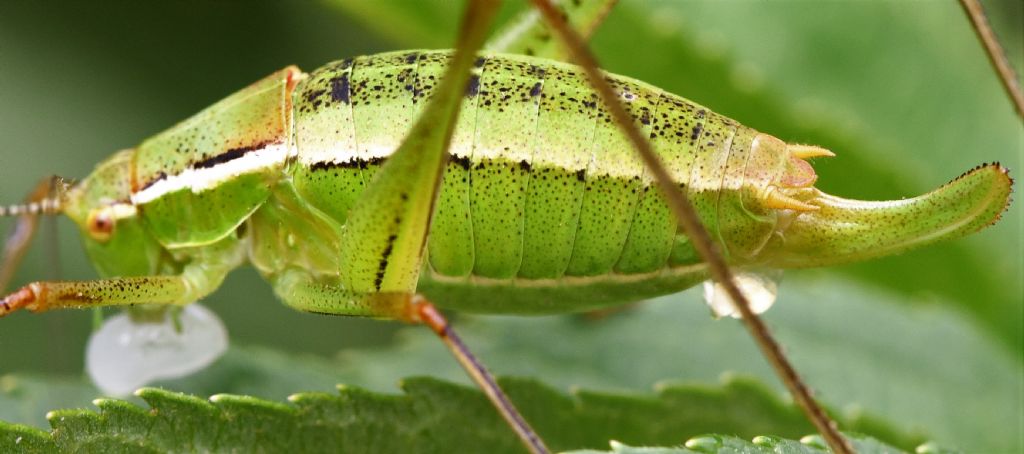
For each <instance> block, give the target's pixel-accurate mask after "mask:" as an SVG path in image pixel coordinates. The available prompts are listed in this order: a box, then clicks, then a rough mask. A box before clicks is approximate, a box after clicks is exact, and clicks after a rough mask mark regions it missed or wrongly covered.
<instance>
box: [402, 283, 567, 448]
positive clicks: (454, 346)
mask: <svg viewBox="0 0 1024 454" xmlns="http://www.w3.org/2000/svg"><path fill="white" fill-rule="evenodd" d="M410 304H412V306H413V307H412V311H413V314H415V315H414V317H415V318H416V319H417V320H418V321H419V322H420V323H423V324H425V325H427V326H428V327H430V329H432V330H433V331H434V333H436V334H437V337H439V338H441V341H442V342H444V345H445V346H446V347H448V350H449V351H451V352H452V355H454V356H455V360H456V361H458V362H459V365H461V366H462V368H463V369H465V370H466V373H467V374H469V376H470V378H472V379H473V381H474V382H476V384H477V386H479V387H480V389H483V391H484V394H486V395H487V398H488V399H490V400H491V403H492V404H493V405H494V407H495V408H497V409H498V413H501V417H502V418H505V421H506V422H508V424H509V425H510V426H512V428H513V429H514V430H515V431H516V435H518V436H519V439H520V440H522V441H523V444H525V445H526V448H527V449H529V450H530V452H532V453H534V454H546V453H548V452H549V451H548V447H547V446H546V445H544V441H543V440H541V438H540V436H538V435H537V432H535V431H534V430H533V428H532V427H530V423H528V422H526V419H524V418H523V416H522V415H521V414H519V410H517V409H516V406H515V404H513V403H512V401H511V400H509V398H508V396H507V395H505V392H504V391H502V390H501V387H499V386H498V382H496V381H495V380H494V376H492V375H491V373H490V372H489V371H488V370H487V368H486V367H484V365H483V364H482V363H481V362H480V361H479V360H477V359H476V357H475V356H473V353H471V352H470V351H469V348H468V347H466V344H465V343H463V342H462V339H460V338H459V336H458V335H457V334H455V331H453V330H452V328H451V325H449V324H448V320H447V319H445V317H444V315H441V312H439V311H438V310H437V308H435V307H434V305H433V304H432V303H431V302H430V301H427V299H426V298H423V297H422V296H419V295H416V296H414V297H413V299H412V302H411V303H410Z"/></svg>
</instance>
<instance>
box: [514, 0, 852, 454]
mask: <svg viewBox="0 0 1024 454" xmlns="http://www.w3.org/2000/svg"><path fill="white" fill-rule="evenodd" d="M532 1H533V4H534V5H535V6H536V7H537V9H538V10H540V12H541V14H542V15H543V16H544V18H545V19H546V20H547V22H548V24H549V25H550V26H551V29H552V30H554V31H555V32H557V33H558V34H559V35H560V37H561V38H562V41H564V42H565V44H566V47H568V48H569V53H570V55H572V56H573V58H574V59H575V61H576V63H577V64H579V65H580V66H581V67H582V69H583V70H584V71H585V72H586V73H587V78H588V79H590V84H591V86H593V87H594V90H595V91H597V94H598V95H600V97H601V101H602V102H604V104H605V106H606V107H607V108H608V111H609V113H610V114H611V116H612V117H613V118H615V122H616V123H618V125H619V128H620V129H621V130H622V131H623V132H624V133H625V134H626V136H627V137H628V138H629V140H630V141H631V142H633V147H634V148H635V149H636V151H637V153H638V154H639V155H640V157H641V158H642V160H643V161H644V164H645V165H646V166H647V168H648V169H650V170H651V172H652V173H653V174H654V177H655V178H654V179H655V181H656V182H657V183H658V186H659V188H660V189H661V193H662V194H663V195H664V196H665V198H666V200H667V201H668V205H669V207H670V208H671V209H672V212H673V213H675V215H676V218H678V219H679V224H680V225H681V226H682V227H683V230H684V231H685V232H686V236H688V237H689V238H690V239H691V240H692V241H693V245H694V247H695V248H696V249H697V253H699V254H700V256H701V258H702V259H703V260H704V261H705V262H706V263H707V264H708V268H709V269H710V270H711V276H712V277H713V278H714V280H715V282H718V283H719V284H721V285H722V286H723V287H725V290H726V292H727V293H728V294H729V296H730V297H731V298H732V301H733V303H734V304H735V306H736V309H737V310H738V311H739V313H740V314H741V315H742V316H743V319H742V320H743V324H744V325H745V326H746V327H747V330H748V331H749V332H750V335H751V337H753V338H754V341H755V342H756V343H757V345H758V347H760V348H761V352H762V354H764V356H765V358H767V359H768V362H769V363H770V364H771V365H772V367H773V368H774V369H775V372H776V374H778V376H779V378H780V379H781V380H782V382H783V383H784V384H785V385H786V388H788V389H789V392H790V394H792V395H793V399H794V400H796V402H797V404H798V405H799V406H800V408H801V409H802V410H803V411H804V414H806V415H807V418H808V419H809V420H810V421H811V423H812V424H814V426H815V427H816V428H817V429H818V432H820V433H821V435H822V437H824V438H825V441H826V443H828V445H829V447H830V448H832V451H833V452H835V453H837V454H850V453H852V452H853V448H852V447H851V446H850V445H849V442H847V441H846V439H845V438H843V436H842V435H840V434H839V431H838V430H837V429H836V424H835V422H834V421H832V420H831V419H830V418H829V416H828V415H827V414H826V413H825V412H824V411H823V410H822V409H821V407H820V406H819V405H818V404H817V402H815V401H814V398H813V397H811V391H810V390H809V389H808V388H807V385H805V384H804V382H803V380H801V379H800V376H799V374H797V372H796V369H794V368H793V365H792V364H790V363H789V360H788V359H787V358H786V356H785V355H784V354H783V353H782V348H781V347H780V346H779V343H778V342H777V341H776V340H775V338H774V337H772V335H771V332H770V331H769V330H768V327H767V326H765V324H764V322H763V321H762V320H761V319H760V317H758V316H757V315H756V314H754V312H753V311H751V310H750V303H749V302H748V301H747V298H746V296H745V295H744V294H743V292H741V291H740V289H739V287H737V286H736V283H735V282H734V281H733V275H732V271H730V270H729V267H728V265H726V263H725V260H723V259H722V256H721V255H720V254H719V253H718V251H717V250H716V249H715V245H714V244H713V243H712V242H711V237H710V236H709V235H708V232H707V230H706V229H705V228H704V226H703V225H701V223H700V220H699V218H698V217H697V213H696V212H695V211H694V208H693V205H692V204H691V203H690V200H689V199H688V198H687V197H686V194H685V193H684V192H683V191H680V190H678V187H677V186H676V184H675V182H673V181H672V177H671V176H670V175H669V174H668V171H666V170H665V167H664V166H663V165H662V164H661V161H660V160H659V159H658V156H657V155H656V154H655V153H654V149H653V148H652V147H651V143H650V142H648V141H647V139H645V138H644V136H643V134H641V133H640V129H639V128H637V127H636V124H635V123H634V122H633V119H632V118H631V117H630V116H629V114H628V113H627V112H626V109H625V108H624V107H622V103H620V102H619V100H618V96H616V94H615V92H614V90H612V87H611V85H609V84H608V82H607V81H605V79H604V75H603V74H601V72H600V70H598V69H597V68H598V64H597V59H596V58H595V57H594V55H593V54H592V53H591V52H590V50H589V49H587V46H586V44H584V43H583V40H582V39H581V38H580V37H579V35H577V34H576V32H575V31H573V30H572V29H571V28H570V27H569V26H568V25H566V23H565V20H564V19H563V18H562V17H561V16H560V15H559V13H558V10H557V9H556V8H555V7H554V6H553V5H552V4H551V2H550V1H549V0H532Z"/></svg>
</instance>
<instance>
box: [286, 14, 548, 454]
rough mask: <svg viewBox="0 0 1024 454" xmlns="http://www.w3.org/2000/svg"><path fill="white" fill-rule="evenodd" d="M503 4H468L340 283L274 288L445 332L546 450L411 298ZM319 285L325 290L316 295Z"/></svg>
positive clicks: (354, 211) (375, 187)
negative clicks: (458, 127) (452, 147)
mask: <svg viewBox="0 0 1024 454" xmlns="http://www.w3.org/2000/svg"><path fill="white" fill-rule="evenodd" d="M499 6H500V1H498V0H473V1H470V2H469V5H468V7H467V9H466V13H465V16H464V17H463V21H462V26H461V29H460V32H459V39H458V42H457V45H456V50H455V53H454V55H453V56H452V58H451V60H450V61H449V63H448V68H447V70H446V72H445V74H444V76H443V77H442V79H441V83H440V85H439V86H438V88H437V90H436V91H435V92H434V95H433V97H432V98H431V100H430V103H429V104H427V105H426V106H424V108H423V110H422V112H421V113H420V116H419V118H418V119H417V121H416V123H415V125H413V127H412V129H411V130H410V131H409V132H408V134H407V135H406V138H405V139H404V140H403V141H402V144H401V145H400V146H399V147H398V149H397V150H395V152H394V153H393V154H392V155H391V156H390V158H389V159H388V161H387V162H385V163H384V165H382V166H381V168H380V170H379V171H378V172H377V173H376V174H375V175H374V177H373V179H372V180H371V182H370V183H369V185H368V186H367V188H366V190H365V191H364V192H363V194H362V195H361V197H360V199H359V201H357V202H356V203H355V205H353V206H352V208H351V209H350V210H349V212H348V216H347V218H346V219H345V220H344V222H345V231H344V234H343V235H342V237H341V241H340V244H339V250H340V251H341V257H340V258H341V260H340V263H343V264H344V266H343V267H342V268H341V269H340V270H338V271H339V273H338V277H337V281H336V282H330V283H328V284H327V285H324V284H323V283H315V282H310V281H306V280H304V279H302V278H301V277H300V274H299V273H301V271H300V270H291V271H288V272H285V273H284V276H282V277H283V279H284V281H283V282H275V289H276V291H277V293H278V294H279V295H280V296H281V297H282V299H284V300H286V301H288V303H289V304H290V305H292V306H294V307H297V308H299V309H302V310H308V311H313V312H324V313H332V314H346V315H370V316H377V317H387V318H394V319H398V320H405V321H410V322H416V323H419V322H421V321H426V322H428V324H429V325H430V326H431V327H432V328H434V329H435V332H439V334H443V335H442V337H441V339H442V340H443V341H445V344H446V345H448V346H449V348H451V349H452V352H453V354H455V356H456V358H458V359H459V362H460V363H462V364H465V365H468V366H469V367H467V371H468V372H469V373H470V376H471V377H472V378H473V379H474V380H475V381H477V383H478V384H479V385H480V387H481V388H483V390H484V391H485V393H486V394H487V395H488V396H489V397H492V399H491V400H492V402H493V403H494V405H495V407H496V408H497V410H498V411H499V413H501V414H502V416H503V417H504V418H505V419H506V420H508V421H509V423H510V424H511V425H512V427H513V429H514V430H515V431H516V434H517V435H519V436H520V438H521V439H522V441H523V443H524V444H525V445H526V447H527V448H528V449H530V450H531V451H533V452H541V453H546V452H548V451H547V448H546V447H545V446H544V444H543V442H541V441H540V438H539V437H538V436H537V434H536V433H535V432H534V431H533V429H531V428H530V426H529V425H528V424H527V423H526V421H525V420H523V418H522V416H520V415H519V412H518V411H517V410H516V409H515V407H514V406H513V405H512V403H511V401H509V400H508V398H506V397H505V395H504V393H503V392H502V391H501V389H500V388H498V386H497V384H496V383H495V382H494V380H493V379H490V374H488V373H487V372H486V370H485V369H483V367H482V366H480V364H479V362H478V361H476V360H475V359H473V357H472V356H471V355H470V354H469V351H468V350H467V349H466V348H465V346H464V345H463V344H462V343H461V342H460V341H458V338H457V337H454V335H453V333H451V330H450V329H449V328H448V325H447V322H443V321H444V319H443V317H440V314H438V313H437V311H436V310H432V307H433V306H429V305H427V306H424V305H422V304H416V305H414V304H413V303H412V301H411V295H412V294H413V292H414V291H415V288H416V284H417V281H418V280H419V271H420V270H421V269H422V263H423V254H424V250H425V246H426V239H427V236H428V235H429V227H430V220H431V216H432V215H433V212H434V205H435V203H436V200H437V195H438V192H439V189H440V184H441V181H442V176H443V173H444V169H445V165H446V163H447V161H448V153H447V150H448V145H449V143H450V141H451V136H452V132H453V131H454V129H455V123H456V119H457V118H458V114H459V109H460V106H461V105H462V95H463V93H464V92H465V87H466V86H467V84H468V82H469V78H470V70H471V69H472V66H473V63H474V61H475V60H476V54H477V51H478V50H479V49H480V47H481V46H482V45H483V43H484V39H485V38H486V36H487V31H488V29H489V27H490V24H491V22H492V20H493V18H494V16H495V15H496V13H497V10H498V7H499ZM332 280H333V279H332ZM279 285H281V286H282V288H278V286H279ZM318 291H319V292H324V293H325V295H320V296H318V295H317V292H318ZM331 292H335V297H334V298H329V297H328V298H324V296H326V294H329V293H331ZM420 311H425V312H423V313H424V314H425V315H427V316H428V317H426V318H425V320H421V318H420V316H419V313H420ZM442 322H443V323H442ZM438 330H440V331H438ZM499 397H500V398H499Z"/></svg>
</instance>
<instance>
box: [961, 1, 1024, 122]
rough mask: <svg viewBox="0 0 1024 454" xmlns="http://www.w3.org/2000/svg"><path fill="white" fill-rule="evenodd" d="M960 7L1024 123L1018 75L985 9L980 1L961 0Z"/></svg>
mask: <svg viewBox="0 0 1024 454" xmlns="http://www.w3.org/2000/svg"><path fill="white" fill-rule="evenodd" d="M960 6H962V7H963V8H964V13H966V14H967V18H968V19H970V20H971V27H972V28H974V33H975V34H977V35H978V39H979V40H980V41H981V44H982V46H984V47H985V54H986V55H988V61H989V62H990V63H992V68H993V69H995V71H996V74H998V75H999V80H1000V81H1001V82H1002V83H1003V89H1005V90H1006V94H1007V95H1008V96H1009V97H1010V100H1011V101H1012V102H1013V105H1014V107H1015V108H1016V109H1017V116H1018V117H1019V118H1020V119H1021V121H1024V94H1022V93H1021V90H1020V84H1019V83H1018V82H1017V74H1016V73H1014V71H1013V67H1011V66H1010V62H1009V60H1007V59H1006V52H1005V51H1003V46H1000V45H999V39H998V38H996V35H995V33H993V32H992V27H991V26H990V25H989V23H988V18H987V17H986V16H985V10H984V8H982V7H981V3H980V2H979V1H978V0H960Z"/></svg>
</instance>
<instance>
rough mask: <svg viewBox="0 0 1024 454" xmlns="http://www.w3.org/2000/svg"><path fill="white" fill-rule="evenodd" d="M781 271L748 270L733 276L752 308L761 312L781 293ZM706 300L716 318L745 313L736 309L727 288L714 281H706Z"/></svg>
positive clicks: (740, 315) (770, 305) (738, 316)
mask: <svg viewBox="0 0 1024 454" xmlns="http://www.w3.org/2000/svg"><path fill="white" fill-rule="evenodd" d="M781 275H782V272H781V271H775V270H773V271H768V272H761V273H752V272H748V271H739V272H736V273H735V274H734V275H733V276H734V277H735V279H736V286H737V287H739V288H740V291H741V292H743V294H744V295H746V296H747V301H749V302H750V310H751V311H753V312H754V313H755V314H760V313H762V312H764V311H766V310H768V309H769V308H771V307H772V304H773V303H775V297H776V296H777V295H778V293H779V285H778V279H779V277H780V276H781ZM704 302H706V303H708V307H710V308H711V313H712V314H714V316H715V318H719V317H725V316H729V317H732V318H742V317H743V315H742V314H740V313H739V311H737V310H736V306H735V305H734V304H733V302H732V298H730V297H729V293H728V292H726V291H725V288H724V287H722V286H721V285H719V284H716V283H714V282H713V281H711V280H710V279H709V280H706V281H704Z"/></svg>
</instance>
